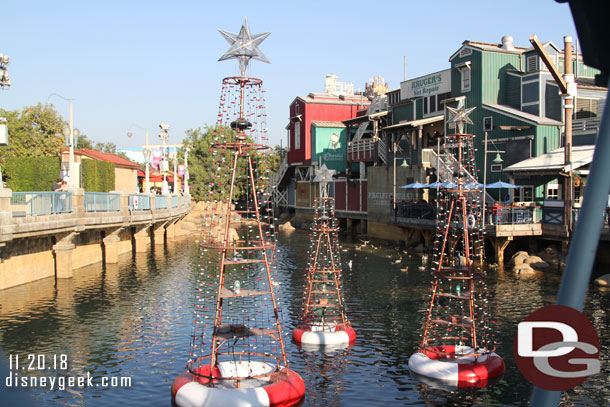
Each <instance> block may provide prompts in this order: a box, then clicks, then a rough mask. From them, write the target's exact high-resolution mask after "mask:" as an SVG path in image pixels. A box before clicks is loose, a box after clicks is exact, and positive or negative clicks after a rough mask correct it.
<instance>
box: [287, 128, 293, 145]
mask: <svg viewBox="0 0 610 407" xmlns="http://www.w3.org/2000/svg"><path fill="white" fill-rule="evenodd" d="M286 139H288V143H286V145H287V146H288V151H290V150H292V143H290V126H287V127H286Z"/></svg>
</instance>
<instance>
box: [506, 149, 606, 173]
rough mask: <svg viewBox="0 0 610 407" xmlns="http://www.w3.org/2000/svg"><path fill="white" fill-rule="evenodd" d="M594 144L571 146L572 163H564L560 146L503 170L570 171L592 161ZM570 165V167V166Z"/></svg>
mask: <svg viewBox="0 0 610 407" xmlns="http://www.w3.org/2000/svg"><path fill="white" fill-rule="evenodd" d="M594 151H595V146H576V147H573V148H572V165H571V166H569V165H568V166H566V165H564V162H565V158H564V149H563V147H560V148H558V149H556V150H553V151H551V152H549V153H546V154H543V155H541V156H538V157H532V158H528V159H527V160H523V161H520V162H518V163H516V164H513V165H510V166H508V167H506V168H504V172H525V171H527V172H536V171H540V172H543V171H564V172H567V171H570V170H575V169H577V168H580V167H583V166H585V165H587V164H590V163H591V161H593V152H594ZM570 167H571V168H570Z"/></svg>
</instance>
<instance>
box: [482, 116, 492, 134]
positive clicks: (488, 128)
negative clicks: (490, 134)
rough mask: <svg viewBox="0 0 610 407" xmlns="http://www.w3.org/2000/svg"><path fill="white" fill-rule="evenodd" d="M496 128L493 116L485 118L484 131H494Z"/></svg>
mask: <svg viewBox="0 0 610 407" xmlns="http://www.w3.org/2000/svg"><path fill="white" fill-rule="evenodd" d="M493 129H494V118H493V116H487V117H484V118H483V131H492V130H493Z"/></svg>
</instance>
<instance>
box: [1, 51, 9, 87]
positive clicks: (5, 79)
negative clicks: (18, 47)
mask: <svg viewBox="0 0 610 407" xmlns="http://www.w3.org/2000/svg"><path fill="white" fill-rule="evenodd" d="M9 62H10V58H9V57H8V55H4V54H2V53H0V88H10V87H11V78H10V77H9V76H8V72H7V70H8V68H7V65H8V63H9Z"/></svg>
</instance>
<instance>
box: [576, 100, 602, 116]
mask: <svg viewBox="0 0 610 407" xmlns="http://www.w3.org/2000/svg"><path fill="white" fill-rule="evenodd" d="M597 115H598V105H597V99H583V98H576V118H577V119H588V118H590V117H597Z"/></svg>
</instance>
